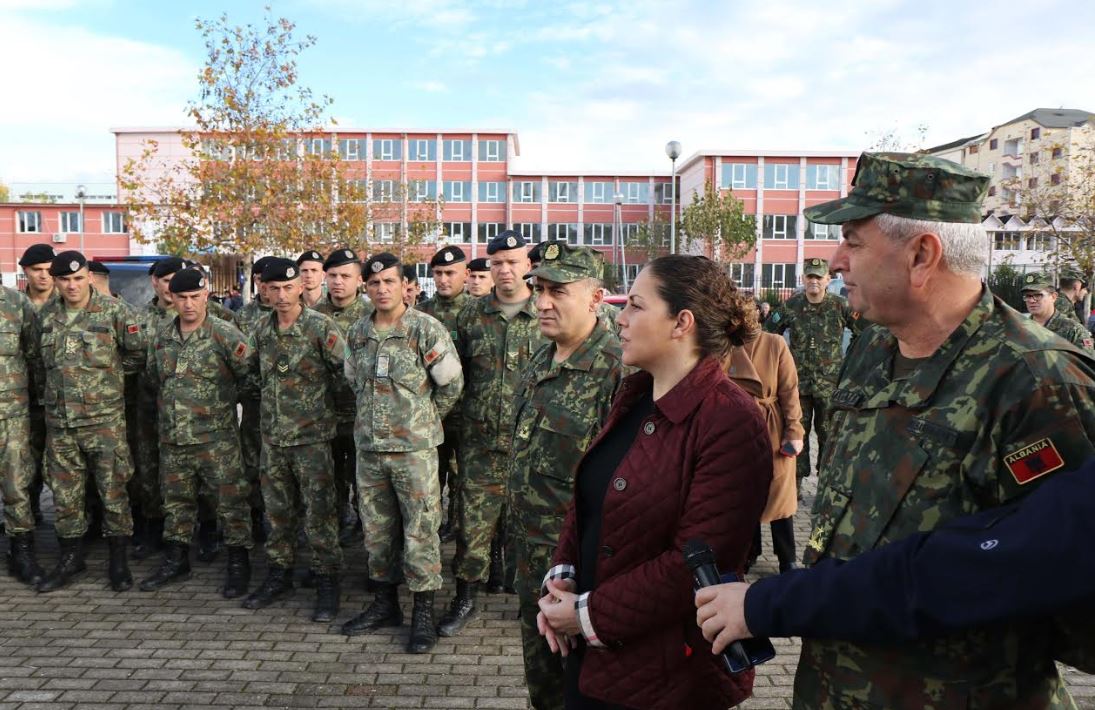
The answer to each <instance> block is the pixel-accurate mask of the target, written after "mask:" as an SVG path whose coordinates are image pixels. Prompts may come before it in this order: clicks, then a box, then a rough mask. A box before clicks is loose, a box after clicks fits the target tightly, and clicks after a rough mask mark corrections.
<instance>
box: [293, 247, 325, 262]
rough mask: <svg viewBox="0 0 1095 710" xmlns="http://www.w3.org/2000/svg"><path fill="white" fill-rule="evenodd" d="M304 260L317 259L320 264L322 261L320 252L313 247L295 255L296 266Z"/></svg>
mask: <svg viewBox="0 0 1095 710" xmlns="http://www.w3.org/2000/svg"><path fill="white" fill-rule="evenodd" d="M306 261H318V262H319V263H321V264H322V263H324V261H323V255H322V254H320V253H319V252H318V251H316V250H315V249H309V250H308V251H306V252H304V253H303V254H301V255H300V256H298V257H297V266H300V265H301V264H303V263H304V262H306Z"/></svg>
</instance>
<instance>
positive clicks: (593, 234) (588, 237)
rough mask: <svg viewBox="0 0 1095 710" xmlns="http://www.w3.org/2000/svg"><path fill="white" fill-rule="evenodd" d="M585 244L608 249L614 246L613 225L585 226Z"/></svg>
mask: <svg viewBox="0 0 1095 710" xmlns="http://www.w3.org/2000/svg"><path fill="white" fill-rule="evenodd" d="M585 230H586V233H585V239H584V241H583V243H584V244H587V245H589V246H594V247H606V246H609V245H610V244H612V224H611V223H608V224H605V223H596V224H587V225H586V226H585Z"/></svg>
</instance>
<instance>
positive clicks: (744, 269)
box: [730, 262, 756, 289]
mask: <svg viewBox="0 0 1095 710" xmlns="http://www.w3.org/2000/svg"><path fill="white" fill-rule="evenodd" d="M755 266H756V265H755V264H753V263H752V262H749V263H748V264H731V265H730V278H732V279H733V280H734V283H736V284H737V285H738V286H739V287H740V288H748V289H752V288H753V274H754V273H755Z"/></svg>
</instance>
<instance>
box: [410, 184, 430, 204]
mask: <svg viewBox="0 0 1095 710" xmlns="http://www.w3.org/2000/svg"><path fill="white" fill-rule="evenodd" d="M431 182H432V180H412V181H411V188H412V189H411V197H410V201H411V202H425V201H426V200H429V199H431V198H430V183H431Z"/></svg>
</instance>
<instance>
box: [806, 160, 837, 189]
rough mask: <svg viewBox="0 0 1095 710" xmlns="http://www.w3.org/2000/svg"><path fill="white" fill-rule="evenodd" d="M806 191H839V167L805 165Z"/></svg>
mask: <svg viewBox="0 0 1095 710" xmlns="http://www.w3.org/2000/svg"><path fill="white" fill-rule="evenodd" d="M806 189H807V190H839V189H840V166H839V165H807V166H806Z"/></svg>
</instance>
